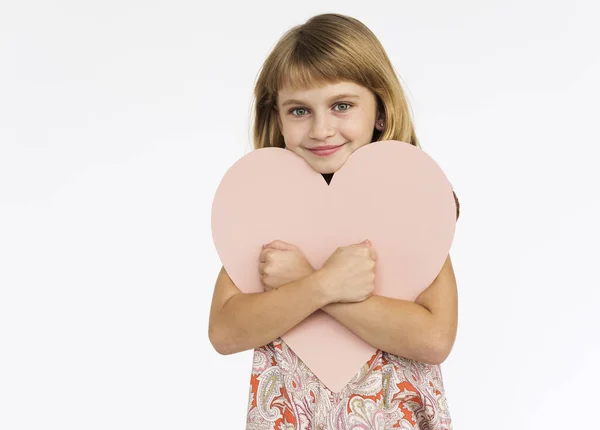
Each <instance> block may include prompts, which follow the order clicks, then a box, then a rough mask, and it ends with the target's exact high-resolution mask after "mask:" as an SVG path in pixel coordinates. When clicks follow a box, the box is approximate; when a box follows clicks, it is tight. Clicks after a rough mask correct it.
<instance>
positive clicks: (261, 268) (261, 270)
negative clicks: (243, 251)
mask: <svg viewBox="0 0 600 430" xmlns="http://www.w3.org/2000/svg"><path fill="white" fill-rule="evenodd" d="M258 273H260V274H261V276H262V275H264V274H265V263H260V264H259V265H258Z"/></svg>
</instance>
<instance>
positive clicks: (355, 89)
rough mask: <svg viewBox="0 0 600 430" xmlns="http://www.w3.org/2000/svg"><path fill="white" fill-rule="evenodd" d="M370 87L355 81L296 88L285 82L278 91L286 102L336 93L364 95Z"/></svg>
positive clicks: (279, 97)
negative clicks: (289, 99) (291, 99)
mask: <svg viewBox="0 0 600 430" xmlns="http://www.w3.org/2000/svg"><path fill="white" fill-rule="evenodd" d="M368 91H369V90H368V89H367V88H365V87H363V86H361V85H358V84H356V83H354V82H349V81H340V82H334V83H329V82H323V83H314V84H313V85H311V86H309V87H302V88H295V87H293V86H291V85H289V84H284V85H283V86H282V87H281V88H280V89H279V91H278V92H277V95H278V97H277V98H278V101H279V102H285V100H286V99H288V98H311V99H314V98H320V97H329V96H332V95H335V94H356V95H358V96H361V97H363V96H364V95H366V94H367V93H368Z"/></svg>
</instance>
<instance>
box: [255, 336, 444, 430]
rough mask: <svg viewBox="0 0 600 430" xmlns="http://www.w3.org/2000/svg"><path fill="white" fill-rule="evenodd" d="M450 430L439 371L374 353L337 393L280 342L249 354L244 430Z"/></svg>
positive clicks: (437, 367)
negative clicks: (250, 368) (249, 373)
mask: <svg viewBox="0 0 600 430" xmlns="http://www.w3.org/2000/svg"><path fill="white" fill-rule="evenodd" d="M267 429H268V430H300V429H302V430H367V429H369V430H387V429H405V430H408V429H411V430H414V429H420V430H451V429H452V424H451V420H450V413H449V409H448V404H447V402H446V396H445V392H444V385H443V382H442V374H441V368H440V366H439V365H430V364H426V363H422V362H419V361H414V360H410V359H407V358H404V357H399V356H396V355H392V354H388V353H386V352H383V351H381V350H377V351H376V352H375V354H374V355H373V356H372V357H371V359H370V360H369V361H368V362H367V363H366V364H365V365H364V366H363V368H362V369H361V370H360V371H359V372H358V373H357V374H356V375H355V377H354V378H353V379H352V380H351V381H350V382H349V383H348V384H347V385H346V386H345V387H344V388H343V389H342V391H341V392H339V393H333V392H331V391H330V390H329V389H328V388H327V387H326V386H324V385H323V383H322V382H321V381H320V380H319V379H318V378H317V377H316V376H315V375H314V374H313V373H312V372H311V371H310V369H308V367H306V365H305V364H304V363H303V362H302V360H300V359H299V358H298V356H297V355H296V354H295V353H294V352H293V351H292V350H291V349H290V348H289V347H288V346H287V344H286V343H285V342H284V341H283V340H282V339H281V338H277V339H276V340H275V341H273V342H271V343H270V344H268V345H265V346H263V347H260V348H256V349H255V350H254V360H253V366H252V374H251V378H250V390H249V398H248V414H247V421H246V430H267Z"/></svg>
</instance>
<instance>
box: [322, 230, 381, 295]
mask: <svg viewBox="0 0 600 430" xmlns="http://www.w3.org/2000/svg"><path fill="white" fill-rule="evenodd" d="M375 260H376V256H375V251H374V250H373V249H372V247H371V242H370V241H368V240H365V241H364V242H361V243H358V244H355V245H350V246H344V247H340V248H338V249H336V251H335V252H334V253H333V254H331V256H330V257H329V258H328V259H327V261H325V263H324V264H323V267H322V268H321V269H319V272H320V273H319V274H320V275H321V280H322V285H323V288H324V289H325V291H326V294H328V295H329V297H330V302H331V303H336V302H339V303H352V302H361V301H363V300H365V299H367V298H368V297H369V296H370V295H371V294H373V290H374V289H375Z"/></svg>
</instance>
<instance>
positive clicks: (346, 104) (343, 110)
mask: <svg viewBox="0 0 600 430" xmlns="http://www.w3.org/2000/svg"><path fill="white" fill-rule="evenodd" d="M340 105H341V106H347V107H346V108H345V109H342V110H341V111H340V110H338V112H346V111H347V110H349V109H350V107H352V104H350V103H338V104H336V105H335V106H336V107H337V106H340ZM298 110H307V109H306V108H303V107H298V108H293V109H290V111H289V112H290V113H291V114H292V115H293V116H304V115H296V114H294V112H296V111H298Z"/></svg>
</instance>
